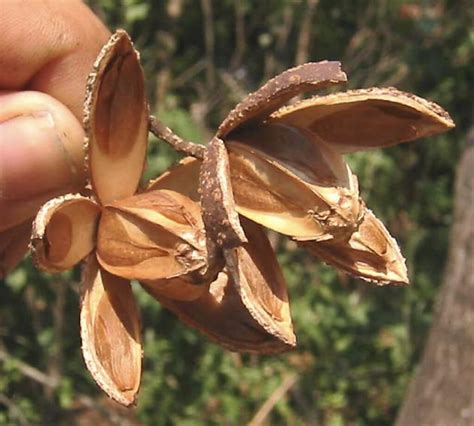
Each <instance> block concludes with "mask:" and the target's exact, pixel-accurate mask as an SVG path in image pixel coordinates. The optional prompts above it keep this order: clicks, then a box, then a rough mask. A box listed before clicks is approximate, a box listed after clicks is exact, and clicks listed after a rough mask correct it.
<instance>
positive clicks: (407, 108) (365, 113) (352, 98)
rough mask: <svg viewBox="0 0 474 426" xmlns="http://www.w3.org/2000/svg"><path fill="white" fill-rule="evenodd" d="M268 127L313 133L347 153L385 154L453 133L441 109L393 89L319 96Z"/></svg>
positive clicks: (286, 109) (274, 116)
mask: <svg viewBox="0 0 474 426" xmlns="http://www.w3.org/2000/svg"><path fill="white" fill-rule="evenodd" d="M268 121H269V122H270V123H283V124H287V125H290V126H294V127H296V128H300V129H306V130H309V131H310V132H312V133H314V134H315V135H316V136H317V137H319V138H320V139H322V140H323V141H325V142H326V143H328V144H330V145H331V146H332V147H334V149H337V150H338V151H339V152H342V153H347V152H354V151H360V150H365V149H373V148H384V147H388V146H391V145H396V144H399V143H402V142H407V141H411V140H414V139H418V138H421V137H426V136H430V135H434V134H437V133H440V132H444V131H447V130H449V129H451V128H453V127H454V123H453V121H452V120H451V117H450V116H449V114H448V113H447V112H446V111H445V110H444V109H443V108H441V107H440V106H439V105H437V104H435V103H433V102H429V101H427V100H425V99H422V98H419V97H418V96H415V95H412V94H410V93H405V92H401V91H399V90H397V89H395V88H393V87H387V88H375V87H374V88H370V89H360V90H350V91H348V92H342V93H335V94H332V95H328V96H315V97H313V98H310V99H305V100H303V101H301V102H299V103H297V104H294V105H290V106H287V107H283V108H281V109H280V110H278V111H276V112H274V113H273V114H272V116H271V118H270V119H269V120H268Z"/></svg>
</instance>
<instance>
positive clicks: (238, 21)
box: [230, 1, 247, 69]
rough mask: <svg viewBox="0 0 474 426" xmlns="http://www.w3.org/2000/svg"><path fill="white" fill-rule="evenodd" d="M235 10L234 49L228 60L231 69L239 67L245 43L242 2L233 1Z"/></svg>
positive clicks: (245, 46) (245, 47)
mask: <svg viewBox="0 0 474 426" xmlns="http://www.w3.org/2000/svg"><path fill="white" fill-rule="evenodd" d="M234 10H235V50H234V54H233V55H232V59H231V60H230V64H231V65H230V67H231V68H232V69H236V68H239V67H240V66H241V65H242V61H243V59H244V54H245V50H246V49H247V44H246V41H245V19H244V18H245V8H244V5H243V2H241V1H236V2H234Z"/></svg>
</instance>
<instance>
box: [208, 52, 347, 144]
mask: <svg viewBox="0 0 474 426" xmlns="http://www.w3.org/2000/svg"><path fill="white" fill-rule="evenodd" d="M345 81H347V77H346V74H345V73H344V72H343V71H342V70H341V64H340V62H336V61H333V62H329V61H321V62H308V63H306V64H302V65H298V66H296V67H294V68H290V69H288V70H286V71H284V72H282V73H281V74H279V75H277V76H276V77H274V78H272V79H270V80H268V81H267V82H266V83H265V84H264V85H263V86H262V87H260V88H259V89H258V90H257V91H255V92H254V93H251V94H250V95H248V96H247V97H245V98H244V99H243V100H242V101H241V102H239V104H238V105H237V106H236V107H235V108H234V109H233V110H232V111H231V112H230V113H229V114H228V115H227V117H226V118H225V119H224V121H223V122H222V124H221V125H220V126H219V130H218V131H217V135H216V136H217V137H219V138H224V137H226V136H227V135H228V134H229V133H230V132H232V131H233V130H236V129H237V128H239V127H243V126H249V125H252V124H255V123H259V122H261V121H263V120H264V119H265V118H266V117H268V116H269V115H270V114H271V113H272V112H274V111H276V110H277V109H278V108H280V107H281V106H282V105H285V104H286V103H287V102H288V101H289V100H290V99H291V98H293V97H295V96H297V95H299V94H301V93H305V92H308V91H311V90H316V89H319V88H322V87H325V86H329V85H331V84H337V83H342V82H345Z"/></svg>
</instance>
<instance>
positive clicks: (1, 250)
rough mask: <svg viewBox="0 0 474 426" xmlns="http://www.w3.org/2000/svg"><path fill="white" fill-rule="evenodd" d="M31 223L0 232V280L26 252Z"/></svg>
mask: <svg viewBox="0 0 474 426" xmlns="http://www.w3.org/2000/svg"><path fill="white" fill-rule="evenodd" d="M30 234H31V221H29V220H28V221H26V222H23V223H20V224H19V225H17V226H14V227H12V228H9V229H6V230H5V231H2V232H0V279H3V278H4V277H6V276H7V274H8V273H9V272H10V271H11V270H12V269H13V268H14V267H15V266H16V265H17V263H18V262H19V261H20V260H21V259H22V257H23V256H24V255H25V254H26V252H27V251H28V243H29V241H30Z"/></svg>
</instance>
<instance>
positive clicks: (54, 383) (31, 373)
mask: <svg viewBox="0 0 474 426" xmlns="http://www.w3.org/2000/svg"><path fill="white" fill-rule="evenodd" d="M0 360H1V361H3V362H8V361H13V362H14V363H15V367H16V368H17V369H18V370H19V371H20V373H22V374H23V375H24V376H26V377H29V378H30V379H32V380H34V381H35V382H38V383H40V384H42V385H43V386H46V387H47V388H49V389H55V388H56V387H58V385H59V380H58V379H57V378H56V377H50V376H48V375H46V374H44V373H43V372H41V371H40V370H38V369H36V368H35V367H32V366H31V365H28V364H26V363H24V362H23V361H20V360H19V359H17V358H15V357H14V356H12V355H10V354H9V353H7V352H5V351H4V350H3V349H0Z"/></svg>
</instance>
